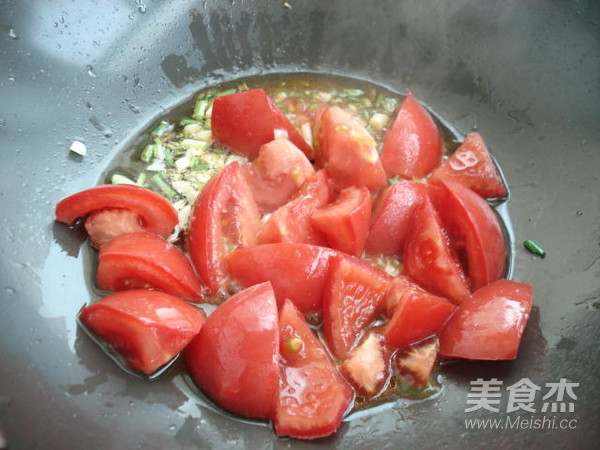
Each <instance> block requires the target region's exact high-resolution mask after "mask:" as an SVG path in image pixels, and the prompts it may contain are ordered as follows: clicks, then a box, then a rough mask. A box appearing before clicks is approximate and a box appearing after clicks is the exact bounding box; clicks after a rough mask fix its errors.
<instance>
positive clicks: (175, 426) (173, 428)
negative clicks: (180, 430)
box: [169, 425, 177, 431]
mask: <svg viewBox="0 0 600 450" xmlns="http://www.w3.org/2000/svg"><path fill="white" fill-rule="evenodd" d="M176 429H177V425H169V431H175V430H176Z"/></svg>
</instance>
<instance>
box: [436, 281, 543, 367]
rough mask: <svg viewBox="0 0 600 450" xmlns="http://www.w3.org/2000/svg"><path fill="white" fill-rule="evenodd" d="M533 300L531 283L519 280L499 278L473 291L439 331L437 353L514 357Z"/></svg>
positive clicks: (503, 358)
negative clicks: (438, 350) (438, 348)
mask: <svg viewBox="0 0 600 450" xmlns="http://www.w3.org/2000/svg"><path fill="white" fill-rule="evenodd" d="M532 302H533V289H532V287H531V285H530V284H527V283H521V282H518V281H509V280H504V279H501V280H497V281H494V282H493V283H490V284H488V285H487V286H484V287H482V288H481V289H479V290H477V291H475V293H473V296H472V297H471V298H470V299H469V300H467V301H465V302H463V303H462V304H461V305H460V307H459V309H458V311H457V312H456V314H455V315H454V316H453V317H452V318H451V319H450V320H449V321H448V323H447V324H446V326H445V327H444V330H443V331H442V332H441V334H440V355H442V356H444V357H446V358H464V359H483V360H505V359H515V358H516V357H517V352H518V349H519V344H520V342H521V337H522V336H523V330H524V329H525V325H526V324H527V321H528V320H529V314H530V312H531V304H532Z"/></svg>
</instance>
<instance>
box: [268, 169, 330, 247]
mask: <svg viewBox="0 0 600 450" xmlns="http://www.w3.org/2000/svg"><path fill="white" fill-rule="evenodd" d="M331 197H332V192H331V187H330V184H329V177H328V176H327V172H325V171H324V170H320V171H318V172H317V173H315V174H314V175H313V176H312V177H310V178H309V179H307V180H306V181H305V183H304V184H303V185H302V187H301V188H300V190H299V191H298V192H297V193H296V194H295V195H294V196H293V197H292V199H291V200H290V201H289V202H287V203H286V204H285V205H283V206H281V207H280V208H278V209H277V210H276V211H275V212H274V213H273V214H271V217H269V219H268V220H267V221H266V223H265V224H264V225H263V226H262V228H261V230H260V232H259V233H258V237H257V241H258V243H259V244H270V243H278V242H287V243H297V244H312V245H325V244H326V243H327V242H326V239H325V236H323V234H322V233H321V232H319V231H318V230H316V229H315V228H314V227H313V225H312V223H311V216H312V215H313V213H314V212H315V211H316V210H317V209H318V208H320V207H321V206H324V205H326V204H327V203H329V202H330V201H331Z"/></svg>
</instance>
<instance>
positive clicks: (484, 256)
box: [437, 181, 506, 290]
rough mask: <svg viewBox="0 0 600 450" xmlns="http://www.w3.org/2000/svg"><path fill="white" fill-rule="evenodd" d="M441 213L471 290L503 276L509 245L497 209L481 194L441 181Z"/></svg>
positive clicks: (454, 183)
mask: <svg viewBox="0 0 600 450" xmlns="http://www.w3.org/2000/svg"><path fill="white" fill-rule="evenodd" d="M439 184H440V185H441V187H442V191H441V196H440V197H439V199H438V204H437V207H438V211H439V212H440V218H441V219H442V222H443V223H444V225H445V227H446V229H447V230H448V234H449V237H450V242H451V245H452V246H453V248H454V251H455V253H456V254H457V255H459V257H460V256H462V261H463V264H464V266H465V272H466V273H467V274H468V277H469V281H470V283H471V289H472V290H477V289H479V288H480V287H482V286H485V285H486V284H488V283H491V282H492V281H494V280H497V279H499V278H500V277H502V276H503V275H504V271H505V268H506V246H505V242H504V235H503V233H502V229H501V228H500V222H499V221H498V217H497V215H496V213H495V212H494V210H493V209H492V208H491V207H490V206H489V205H488V204H487V203H486V201H485V200H483V199H482V198H481V197H480V196H479V195H477V194H476V193H475V192H473V191H472V190H470V189H469V188H467V187H465V186H463V185H462V184H460V183H457V182H453V181H447V182H444V181H440V182H439Z"/></svg>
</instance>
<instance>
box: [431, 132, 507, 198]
mask: <svg viewBox="0 0 600 450" xmlns="http://www.w3.org/2000/svg"><path fill="white" fill-rule="evenodd" d="M429 181H430V182H431V183H437V182H439V181H456V182H458V183H461V184H462V185H464V186H466V187H468V188H469V189H471V190H473V191H474V192H476V193H477V194H479V195H480V196H482V197H506V195H507V191H506V187H505V186H504V182H503V181H502V177H501V176H500V173H499V172H498V169H496V166H495V164H494V161H493V160H492V157H491V155H490V152H489V151H488V148H487V146H486V145H485V142H484V141H483V138H482V137H481V135H480V134H479V133H477V132H473V133H469V134H468V135H467V137H466V139H465V140H464V142H463V143H462V144H461V145H460V146H459V147H458V148H457V149H456V150H455V151H454V153H452V155H450V157H449V158H448V159H447V160H446V161H444V162H443V163H442V165H441V166H440V167H438V168H437V169H435V171H434V172H433V173H432V174H431V178H430V179H429Z"/></svg>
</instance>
